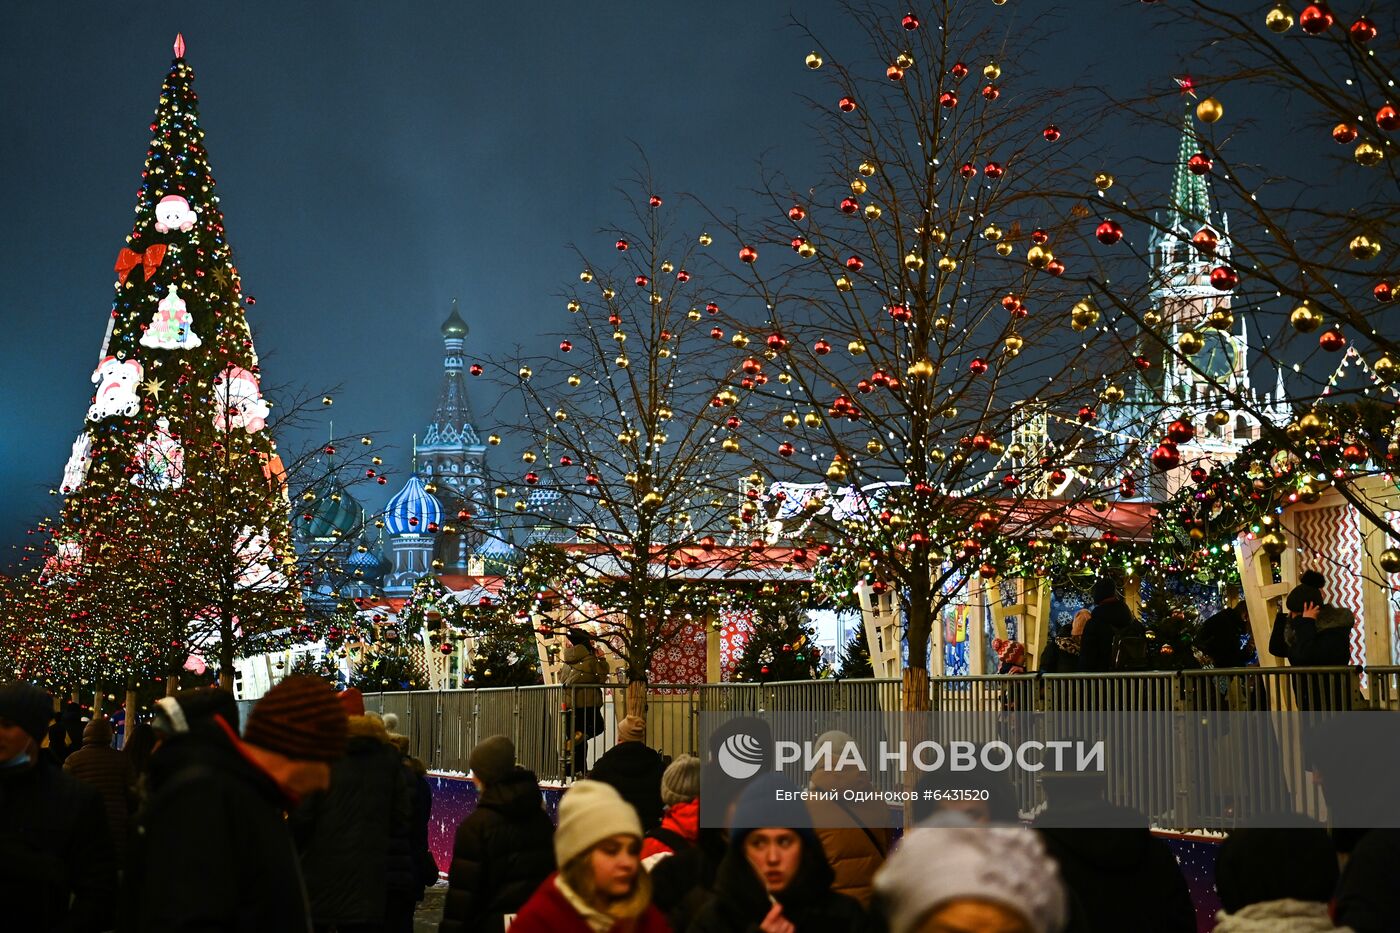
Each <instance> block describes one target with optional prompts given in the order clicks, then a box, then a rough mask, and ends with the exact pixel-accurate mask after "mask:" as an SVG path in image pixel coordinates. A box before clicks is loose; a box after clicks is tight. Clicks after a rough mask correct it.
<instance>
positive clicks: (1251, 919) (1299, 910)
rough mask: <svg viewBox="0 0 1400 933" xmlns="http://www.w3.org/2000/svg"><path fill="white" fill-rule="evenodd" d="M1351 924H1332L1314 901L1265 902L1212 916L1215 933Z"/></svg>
mask: <svg viewBox="0 0 1400 933" xmlns="http://www.w3.org/2000/svg"><path fill="white" fill-rule="evenodd" d="M1350 929H1351V928H1350V927H1334V926H1333V925H1332V918H1331V917H1330V916H1328V913H1327V905H1326V904H1321V903H1318V902H1317V901H1295V900H1282V901H1264V902H1263V903H1260V904H1250V905H1249V906H1248V907H1245V908H1244V909H1242V910H1240V911H1239V912H1237V913H1233V914H1230V913H1226V912H1225V911H1223V910H1222V911H1220V912H1219V913H1217V914H1216V915H1215V933H1322V931H1324V930H1330V931H1333V933H1336V931H1341V933H1346V931H1348V930H1350Z"/></svg>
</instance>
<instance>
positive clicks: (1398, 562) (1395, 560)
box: [1376, 547, 1400, 573]
mask: <svg viewBox="0 0 1400 933" xmlns="http://www.w3.org/2000/svg"><path fill="white" fill-rule="evenodd" d="M1376 563H1378V564H1379V565H1380V568H1381V569H1382V570H1384V571H1385V572H1386V573H1400V548H1393V547H1388V548H1386V549H1385V550H1384V551H1381V552H1380V554H1379V555H1378V556H1377V558H1376Z"/></svg>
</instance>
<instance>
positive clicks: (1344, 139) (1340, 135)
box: [1332, 123, 1360, 146]
mask: <svg viewBox="0 0 1400 933" xmlns="http://www.w3.org/2000/svg"><path fill="white" fill-rule="evenodd" d="M1359 134H1360V131H1359V130H1358V129H1357V128H1356V127H1354V126H1352V125H1351V124H1350V123H1338V124H1337V125H1336V126H1334V127H1332V138H1333V139H1335V140H1336V141H1337V142H1339V143H1341V144H1342V145H1343V146H1345V145H1347V144H1348V143H1353V142H1355V141H1356V137H1357V136H1358V135H1359Z"/></svg>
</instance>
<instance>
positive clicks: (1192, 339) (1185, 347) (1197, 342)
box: [1176, 330, 1206, 356]
mask: <svg viewBox="0 0 1400 933" xmlns="http://www.w3.org/2000/svg"><path fill="white" fill-rule="evenodd" d="M1176 347H1177V349H1178V350H1180V351H1181V352H1182V353H1185V354H1186V355H1187V356H1195V355H1196V354H1197V353H1200V352H1201V351H1202V350H1204V349H1205V348H1206V342H1205V339H1204V338H1202V337H1201V335H1200V334H1198V333H1196V332H1195V331H1194V330H1188V331H1182V333H1181V336H1179V337H1177V338H1176Z"/></svg>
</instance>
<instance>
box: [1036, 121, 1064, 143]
mask: <svg viewBox="0 0 1400 933" xmlns="http://www.w3.org/2000/svg"><path fill="white" fill-rule="evenodd" d="M1040 135H1041V136H1044V137H1045V141H1046V142H1048V143H1053V142H1055V141H1056V140H1058V139H1059V138H1060V128H1059V127H1058V126H1056V125H1055V124H1053V123H1051V124H1050V125H1049V126H1047V127H1046V128H1045V129H1043V130H1041V131H1040Z"/></svg>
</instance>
